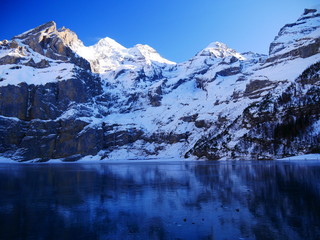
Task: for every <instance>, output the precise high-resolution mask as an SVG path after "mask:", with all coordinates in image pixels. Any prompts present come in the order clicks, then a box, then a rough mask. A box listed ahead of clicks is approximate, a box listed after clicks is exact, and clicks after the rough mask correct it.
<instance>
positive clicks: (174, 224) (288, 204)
mask: <svg viewBox="0 0 320 240" xmlns="http://www.w3.org/2000/svg"><path fill="white" fill-rule="evenodd" d="M0 239H1V240H2V239H3V240H9V239H28V240H29V239H45V240H49V239H54V240H60V239H90V240H91V239H257V240H260V239H262V240H263V239H272V240H274V239H290V240H294V239H310V240H312V239H320V163H310V162H299V163H292V162H291V163H288V162H248V161H246V162H220V163H219V162H209V163H206V162H184V163H183V162H182V163H181V162H164V163H155V162H153V163H151V162H143V163H141V162H140V163H104V164H98V163H97V164H80V163H75V164H74V163H71V164H0Z"/></svg>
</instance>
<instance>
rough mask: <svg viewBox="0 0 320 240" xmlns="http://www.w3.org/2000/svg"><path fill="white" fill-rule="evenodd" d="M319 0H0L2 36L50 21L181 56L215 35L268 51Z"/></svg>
mask: <svg viewBox="0 0 320 240" xmlns="http://www.w3.org/2000/svg"><path fill="white" fill-rule="evenodd" d="M317 4H318V0H268V1H257V0H99V1H93V0H92V1H88V0H86V1H82V0H78V1H67V0H64V1H63V0H55V1H43V0H41V1H39V0H29V1H25V0H15V1H12V0H2V1H1V14H0V23H1V25H0V26H1V28H0V39H1V40H2V39H10V38H11V37H13V36H14V35H17V34H19V33H22V32H24V31H26V30H29V29H31V28H34V27H36V26H38V25H41V24H43V23H45V22H48V21H51V20H53V21H55V22H56V23H57V25H58V27H62V26H65V27H67V28H70V29H71V30H73V31H74V32H76V33H77V35H78V36H79V38H80V39H81V40H82V41H83V42H84V44H85V45H87V46H88V45H93V44H94V43H96V42H97V41H98V40H99V39H101V38H103V37H110V38H113V39H114V40H116V41H117V42H119V43H120V44H122V45H123V46H125V47H132V46H134V45H135V44H138V43H141V44H148V45H150V46H151V47H153V48H155V49H156V50H157V51H158V52H159V53H160V54H161V55H162V56H163V57H165V58H167V59H169V60H172V61H176V62H182V61H185V60H188V59H189V58H191V57H192V56H194V55H195V54H196V53H197V52H198V51H200V50H201V49H203V48H204V47H206V46H207V45H209V43H211V42H214V41H219V42H223V43H226V44H227V45H228V46H229V47H231V48H233V49H236V50H237V51H238V52H245V51H254V52H258V53H267V52H268V48H269V44H270V42H271V41H272V40H273V39H274V37H275V35H276V34H277V33H278V31H279V30H280V28H281V27H282V26H283V25H284V24H286V23H291V22H294V21H295V20H296V19H298V17H299V16H300V15H301V14H302V13H303V9H304V8H310V7H312V6H315V5H317Z"/></svg>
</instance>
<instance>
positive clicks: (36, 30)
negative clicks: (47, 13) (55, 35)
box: [13, 21, 57, 39]
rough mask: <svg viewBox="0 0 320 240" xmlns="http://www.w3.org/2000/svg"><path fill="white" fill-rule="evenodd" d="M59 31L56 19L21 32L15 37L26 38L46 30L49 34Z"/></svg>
mask: <svg viewBox="0 0 320 240" xmlns="http://www.w3.org/2000/svg"><path fill="white" fill-rule="evenodd" d="M55 31H57V24H56V23H55V22H54V21H50V22H47V23H44V24H42V25H40V26H38V27H35V28H33V29H30V30H28V31H26V32H24V33H22V34H19V35H17V36H15V37H13V39H24V38H26V37H28V36H30V35H35V34H37V33H39V32H45V33H47V34H49V33H52V32H55Z"/></svg>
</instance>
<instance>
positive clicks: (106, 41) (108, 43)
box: [94, 37, 125, 49]
mask: <svg viewBox="0 0 320 240" xmlns="http://www.w3.org/2000/svg"><path fill="white" fill-rule="evenodd" d="M94 47H96V48H113V49H125V47H124V46H122V45H121V44H120V43H118V42H116V41H115V40H113V39H112V38H109V37H105V38H102V39H100V40H99V41H98V42H97V43H96V44H95V45H94Z"/></svg>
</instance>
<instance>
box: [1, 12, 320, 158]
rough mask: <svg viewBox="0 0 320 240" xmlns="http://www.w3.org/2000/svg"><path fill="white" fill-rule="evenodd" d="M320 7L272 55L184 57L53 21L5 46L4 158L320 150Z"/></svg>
mask: <svg viewBox="0 0 320 240" xmlns="http://www.w3.org/2000/svg"><path fill="white" fill-rule="evenodd" d="M319 53H320V11H319V10H317V9H305V11H304V13H303V14H302V15H301V16H300V17H299V19H298V20H297V21H296V22H294V23H290V24H287V25H285V26H284V27H283V28H281V29H280V31H279V33H278V35H277V36H276V37H275V39H274V41H273V42H272V43H271V44H270V49H269V54H268V55H264V54H258V53H253V52H246V53H238V52H237V51H235V50H234V49H231V48H229V47H228V46H227V45H226V44H223V43H220V42H213V43H211V44H209V45H208V46H207V47H206V48H205V49H203V50H202V51H200V52H199V53H197V54H196V55H195V56H194V57H192V58H191V59H190V60H188V61H186V62H182V63H175V62H172V61H169V60H167V59H165V58H163V57H161V56H160V54H159V53H157V51H156V50H155V49H153V48H152V47H150V46H148V45H141V44H138V45H135V46H134V47H132V48H125V47H124V46H122V45H120V44H119V43H117V42H116V41H114V40H113V39H110V38H104V39H101V40H100V41H99V42H98V43H97V44H95V45H93V46H89V47H87V46H85V45H84V44H83V42H82V41H81V40H79V39H78V37H77V35H76V34H75V33H74V32H72V31H71V30H69V29H67V28H64V27H62V28H57V26H56V23H55V22H53V21H52V22H48V23H46V24H43V25H41V26H38V27H36V28H34V29H31V30H29V31H27V32H24V33H22V34H20V35H18V36H15V37H13V38H12V39H11V40H9V41H8V40H3V41H0V156H2V157H5V158H9V159H12V160H15V161H27V160H32V161H47V160H50V159H61V160H63V161H76V160H79V159H88V160H94V159H98V160H100V159H148V158H159V159H164V158H179V159H180V158H188V159H207V160H218V159H276V158H281V157H287V156H293V155H299V154H306V153H320V107H319V106H320V105H319V104H320V54H319Z"/></svg>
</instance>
